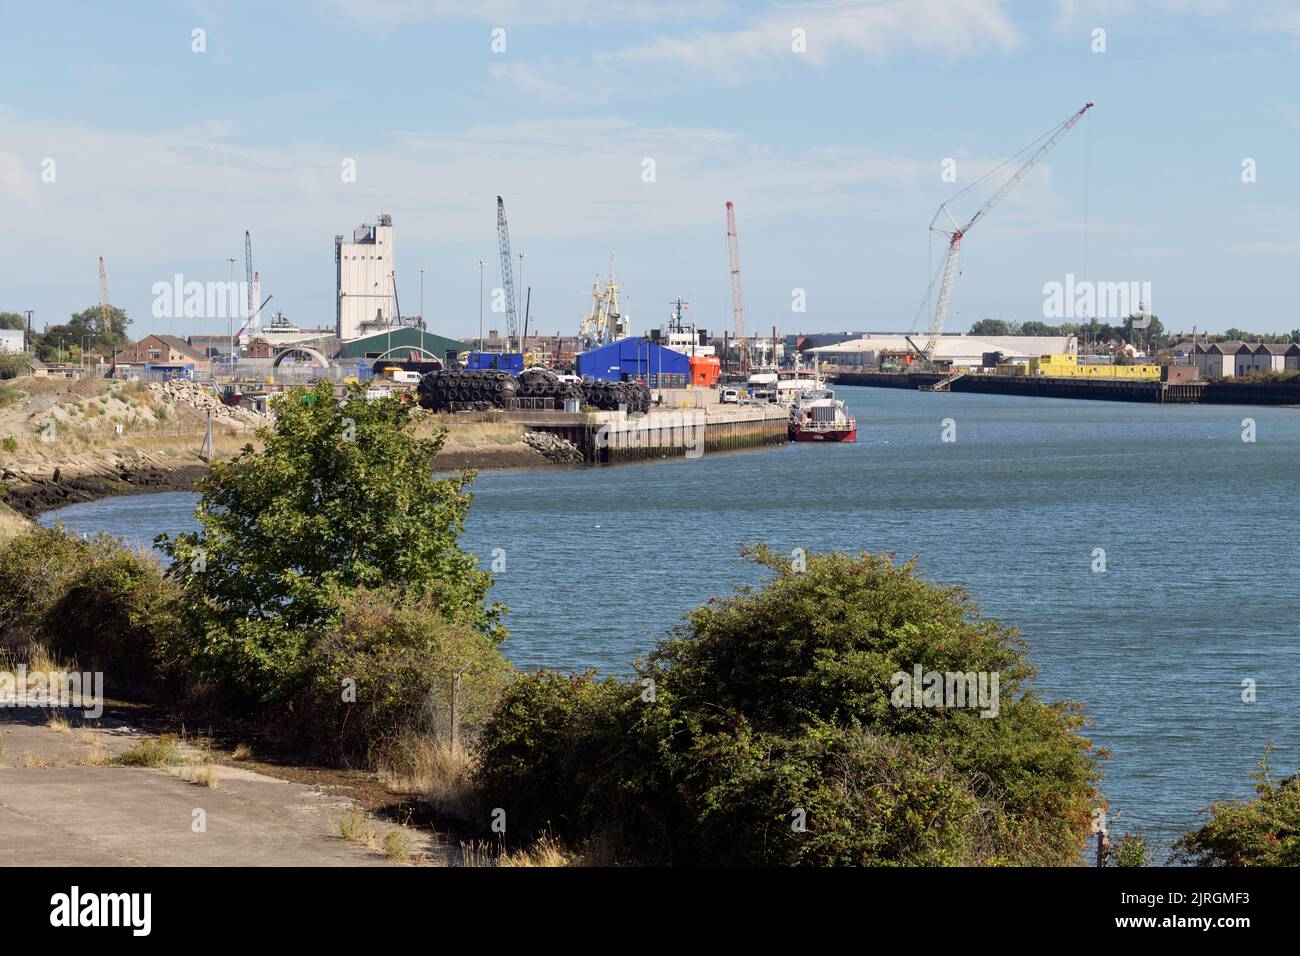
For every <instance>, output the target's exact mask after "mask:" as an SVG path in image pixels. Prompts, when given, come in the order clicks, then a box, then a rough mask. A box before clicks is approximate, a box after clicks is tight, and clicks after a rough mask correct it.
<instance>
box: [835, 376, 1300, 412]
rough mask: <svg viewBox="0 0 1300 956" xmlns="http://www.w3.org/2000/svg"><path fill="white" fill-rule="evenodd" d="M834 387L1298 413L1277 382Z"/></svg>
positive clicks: (897, 380)
mask: <svg viewBox="0 0 1300 956" xmlns="http://www.w3.org/2000/svg"><path fill="white" fill-rule="evenodd" d="M825 374H826V376H827V378H828V379H829V380H830V381H831V382H832V383H833V384H835V385H860V386H863V387H866V388H901V389H909V390H918V391H929V390H932V389H935V386H938V389H937V390H939V391H947V392H970V393H977V394H983V395H1017V396H1026V397H1033V398H1071V399H1085V400H1090V401H1108V402H1145V403H1152V404H1159V405H1277V406H1283V407H1291V408H1294V407H1300V382H1297V381H1295V380H1283V379H1264V378H1261V379H1259V380H1254V381H1243V380H1237V379H1206V380H1204V381H1191V382H1152V381H1130V380H1126V379H1115V380H1104V379H1081V378H1059V377H1051V376H1026V375H992V374H988V373H976V372H971V373H962V374H959V375H955V376H953V377H949V376H948V375H945V374H942V373H939V372H914V373H904V372H849V371H839V372H833V371H828V372H826V373H825Z"/></svg>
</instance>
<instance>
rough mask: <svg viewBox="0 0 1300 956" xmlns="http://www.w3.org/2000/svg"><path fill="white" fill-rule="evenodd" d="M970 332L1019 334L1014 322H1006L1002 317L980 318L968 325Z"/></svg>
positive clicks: (978, 334)
mask: <svg viewBox="0 0 1300 956" xmlns="http://www.w3.org/2000/svg"><path fill="white" fill-rule="evenodd" d="M970 334H971V335H975V336H980V335H1019V334H1020V332H1019V329H1018V327H1017V326H1016V324H1015V323H1014V322H1006V321H1003V320H1002V319H980V320H979V321H978V322H976V323H975V324H974V325H972V326H971V327H970Z"/></svg>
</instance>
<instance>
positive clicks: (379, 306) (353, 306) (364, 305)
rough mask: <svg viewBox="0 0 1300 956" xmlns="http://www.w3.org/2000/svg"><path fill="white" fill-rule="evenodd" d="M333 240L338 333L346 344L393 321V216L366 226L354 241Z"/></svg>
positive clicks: (359, 230)
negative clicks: (336, 275) (336, 276)
mask: <svg viewBox="0 0 1300 956" xmlns="http://www.w3.org/2000/svg"><path fill="white" fill-rule="evenodd" d="M343 238H344V237H343V236H335V237H334V263H335V265H336V266H337V273H338V279H337V284H336V287H335V291H336V293H337V297H338V305H337V312H336V320H335V332H336V334H337V335H338V337H339V338H340V339H341V340H343V341H344V342H346V341H349V340H351V339H356V338H360V337H361V336H363V335H366V334H369V333H371V332H374V331H376V330H378V329H383V328H387V327H388V326H389V324H390V323H391V322H392V320H393V314H394V309H393V298H394V295H393V282H394V276H393V272H394V270H395V268H396V263H397V255H396V241H397V240H396V235H395V233H394V230H393V217H392V216H388V215H382V216H380V217H379V222H378V223H377V224H375V225H373V226H372V225H369V224H366V223H363V224H362V225H360V226H358V227H357V228H356V229H354V230H353V231H352V241H351V242H344V241H343Z"/></svg>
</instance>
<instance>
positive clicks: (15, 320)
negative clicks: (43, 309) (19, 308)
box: [0, 312, 27, 329]
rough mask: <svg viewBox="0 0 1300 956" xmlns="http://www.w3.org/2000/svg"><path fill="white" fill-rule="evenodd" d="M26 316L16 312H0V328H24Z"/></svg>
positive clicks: (25, 326)
mask: <svg viewBox="0 0 1300 956" xmlns="http://www.w3.org/2000/svg"><path fill="white" fill-rule="evenodd" d="M25 328H27V316H25V315H20V314H19V313H17V312H0V329H25Z"/></svg>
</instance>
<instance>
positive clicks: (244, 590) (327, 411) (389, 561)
mask: <svg viewBox="0 0 1300 956" xmlns="http://www.w3.org/2000/svg"><path fill="white" fill-rule="evenodd" d="M276 412H277V417H276V422H275V425H274V427H272V428H266V429H262V430H261V431H260V432H259V438H260V440H261V443H262V448H261V450H260V451H258V450H255V449H254V448H253V447H252V446H246V447H245V448H244V450H243V451H242V452H241V453H240V454H239V455H238V456H237V457H236V458H234V459H233V460H232V461H230V462H226V463H218V464H215V465H213V467H212V470H211V472H210V473H209V474H208V476H207V477H206V478H204V479H203V480H202V482H200V485H199V490H200V492H201V498H200V501H199V504H198V507H197V509H196V516H197V518H198V520H199V523H200V525H201V529H200V530H199V531H198V532H194V533H189V534H181V535H178V536H176V537H175V538H169V537H168V536H166V535H161V536H159V538H158V539H157V543H158V546H159V548H160V549H161V550H162V551H163V552H164V553H165V554H167V555H169V556H170V557H171V558H172V559H173V564H172V566H171V568H170V571H169V574H170V575H171V576H172V577H173V578H174V579H175V580H177V581H178V582H179V583H180V584H181V585H182V587H183V589H184V592H185V594H186V597H187V602H188V613H189V618H190V621H191V622H192V626H191V627H190V628H187V629H183V632H182V633H181V634H180V635H178V638H177V640H178V646H177V649H176V653H177V654H178V655H180V656H183V657H185V658H187V659H188V660H189V661H190V666H191V668H192V670H194V671H195V672H197V673H201V674H204V675H205V676H206V677H207V678H208V679H210V680H213V681H215V682H217V683H219V684H220V685H222V686H223V687H225V688H226V689H227V690H229V691H231V692H233V693H235V694H236V695H239V696H242V697H244V698H249V699H257V700H261V701H264V702H270V701H276V700H283V699H285V698H286V697H288V696H289V695H291V694H293V693H295V692H297V691H298V690H301V683H302V681H303V680H304V679H305V678H304V667H305V660H306V656H307V654H308V652H309V651H310V649H311V647H312V645H313V643H314V642H315V640H316V638H317V637H318V636H319V635H320V633H321V632H322V630H323V629H326V628H328V627H329V626H330V624H331V623H332V622H334V621H336V620H337V616H338V613H339V608H340V606H341V602H342V600H343V599H344V598H345V597H346V596H347V594H348V593H349V592H350V591H351V590H353V589H356V588H380V587H386V588H390V589H394V590H395V591H396V592H397V593H399V594H401V595H403V596H405V597H407V598H409V599H411V600H415V599H417V598H418V599H424V598H427V599H429V600H431V601H432V602H434V603H435V604H436V605H437V607H438V608H440V610H441V613H442V614H443V615H444V616H445V617H446V618H447V619H448V620H450V621H453V622H455V623H457V624H460V625H464V626H467V627H470V628H472V629H473V630H474V631H476V632H477V633H479V634H481V635H483V636H484V637H486V638H488V639H490V640H493V641H499V640H501V639H502V638H503V637H504V635H505V630H504V628H503V626H502V625H501V623H500V616H501V613H502V612H503V611H504V608H502V607H500V606H499V605H489V604H488V603H487V600H486V597H487V591H488V587H489V586H490V584H491V577H490V575H488V574H487V573H486V572H484V571H482V570H481V569H479V568H478V566H477V559H476V558H475V557H474V556H473V555H471V554H468V553H466V552H464V551H462V550H461V549H460V548H459V547H458V546H457V538H458V536H459V534H460V532H461V528H462V523H463V521H464V518H465V514H466V512H467V510H468V508H469V503H470V497H471V496H470V494H469V492H468V487H469V485H470V483H471V481H472V478H473V475H472V473H464V474H462V475H460V476H459V477H454V478H444V479H437V478H435V477H434V476H433V459H434V457H435V456H436V455H437V453H438V451H439V449H440V448H441V447H442V443H443V441H444V439H445V433H444V432H439V433H437V434H436V435H435V436H434V437H432V438H428V439H425V438H419V437H416V436H415V435H414V434H413V433H412V422H411V418H410V409H409V407H408V406H406V405H404V404H403V403H401V402H399V401H397V400H396V399H392V398H383V399H379V400H376V401H367V400H366V398H365V391H364V388H363V387H362V386H359V385H356V384H354V385H352V386H351V387H350V388H349V390H348V392H347V394H346V396H345V398H344V400H343V401H342V403H340V404H338V405H336V403H335V401H334V395H333V389H332V386H331V385H330V383H329V382H320V383H318V384H317V385H316V387H315V388H313V389H312V390H310V391H306V390H303V389H295V390H293V391H290V392H288V393H286V394H285V395H284V396H282V397H281V398H280V399H279V400H278V401H277V404H276Z"/></svg>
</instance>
